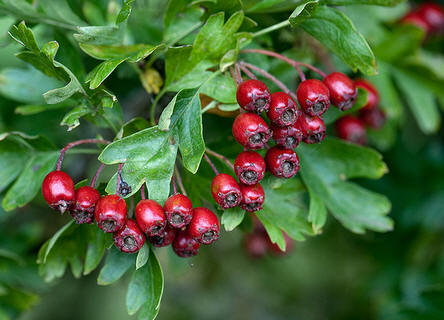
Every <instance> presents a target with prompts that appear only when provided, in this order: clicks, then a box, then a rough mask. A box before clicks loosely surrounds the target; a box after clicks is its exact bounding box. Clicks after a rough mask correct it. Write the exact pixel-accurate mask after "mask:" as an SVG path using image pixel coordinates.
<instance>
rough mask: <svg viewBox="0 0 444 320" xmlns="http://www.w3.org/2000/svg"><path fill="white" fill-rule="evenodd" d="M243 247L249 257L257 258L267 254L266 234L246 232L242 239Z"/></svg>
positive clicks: (267, 241) (267, 240)
mask: <svg viewBox="0 0 444 320" xmlns="http://www.w3.org/2000/svg"><path fill="white" fill-rule="evenodd" d="M243 245H244V249H245V251H246V252H247V254H248V255H249V256H250V257H251V258H255V259H259V258H263V257H264V256H266V255H267V252H268V249H269V239H268V236H267V235H266V234H262V233H252V234H247V235H245V237H244V241H243Z"/></svg>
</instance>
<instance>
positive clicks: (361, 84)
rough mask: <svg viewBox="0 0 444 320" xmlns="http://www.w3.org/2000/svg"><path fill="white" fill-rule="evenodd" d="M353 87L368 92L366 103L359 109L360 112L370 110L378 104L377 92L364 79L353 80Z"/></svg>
mask: <svg viewBox="0 0 444 320" xmlns="http://www.w3.org/2000/svg"><path fill="white" fill-rule="evenodd" d="M355 86H356V88H361V89H364V90H367V92H368V96H367V103H366V104H365V106H363V107H362V108H361V110H365V109H371V108H374V107H376V106H377V105H378V104H379V93H378V90H377V89H376V88H375V87H374V86H373V85H372V84H371V83H370V82H368V81H367V80H365V79H358V80H355Z"/></svg>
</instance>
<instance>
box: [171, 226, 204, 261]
mask: <svg viewBox="0 0 444 320" xmlns="http://www.w3.org/2000/svg"><path fill="white" fill-rule="evenodd" d="M199 247H200V243H199V242H197V240H196V239H194V238H193V237H192V236H191V234H190V233H189V230H188V229H185V230H179V231H177V234H176V238H174V241H173V250H174V252H175V253H176V254H177V255H178V256H179V257H182V258H189V257H192V256H195V255H196V254H197V253H198V252H199Z"/></svg>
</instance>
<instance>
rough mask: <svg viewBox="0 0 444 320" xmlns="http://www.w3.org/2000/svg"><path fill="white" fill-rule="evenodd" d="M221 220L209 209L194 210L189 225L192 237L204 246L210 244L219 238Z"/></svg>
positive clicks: (199, 208)
mask: <svg viewBox="0 0 444 320" xmlns="http://www.w3.org/2000/svg"><path fill="white" fill-rule="evenodd" d="M219 229H220V225H219V219H218V218H217V216H216V215H215V214H214V213H213V212H211V211H210V210H209V209H207V208H203V207H198V208H195V209H194V213H193V220H191V223H190V225H189V231H190V235H191V236H192V237H193V238H194V239H196V240H197V241H198V242H200V243H202V244H210V243H212V242H214V241H216V240H217V239H218V238H219Z"/></svg>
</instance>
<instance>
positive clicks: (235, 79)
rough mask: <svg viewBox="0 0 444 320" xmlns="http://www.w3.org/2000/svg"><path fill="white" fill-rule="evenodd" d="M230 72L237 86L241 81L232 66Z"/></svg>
mask: <svg viewBox="0 0 444 320" xmlns="http://www.w3.org/2000/svg"><path fill="white" fill-rule="evenodd" d="M230 73H231V76H232V77H233V80H234V82H235V83H236V87H238V86H239V85H240V83H241V80H240V79H239V77H238V75H237V73H236V72H235V71H234V68H233V67H231V68H230Z"/></svg>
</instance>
